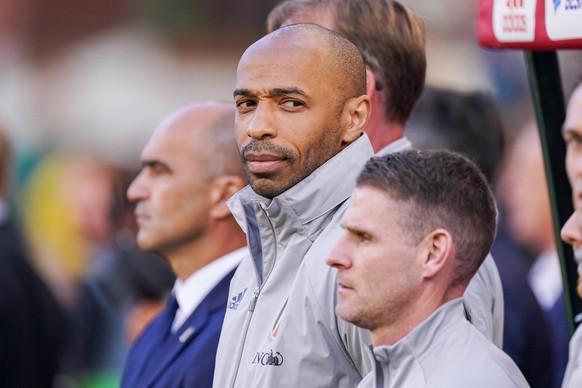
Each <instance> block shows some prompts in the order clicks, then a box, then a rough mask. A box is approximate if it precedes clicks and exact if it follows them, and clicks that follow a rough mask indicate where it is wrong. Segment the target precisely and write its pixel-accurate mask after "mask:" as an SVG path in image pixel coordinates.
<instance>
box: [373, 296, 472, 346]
mask: <svg viewBox="0 0 582 388" xmlns="http://www.w3.org/2000/svg"><path fill="white" fill-rule="evenodd" d="M460 296H462V293H461V294H459V293H458V292H456V291H455V292H451V291H445V290H435V289H429V288H427V289H426V290H424V291H422V293H420V294H419V295H414V296H413V297H414V299H411V300H414V301H415V302H414V303H412V304H411V305H409V306H407V308H406V309H405V310H404V311H402V312H400V313H399V314H398V317H397V318H395V320H394V321H392V322H390V323H389V324H387V325H384V326H379V327H377V328H374V329H371V330H370V331H371V335H372V344H373V345H374V346H380V345H394V344H395V343H396V342H398V341H400V340H401V339H402V338H404V337H406V336H407V335H408V334H409V333H410V332H411V331H412V330H414V328H416V327H417V326H418V325H420V324H421V323H422V322H424V321H425V320H426V319H428V317H430V316H431V315H432V314H433V313H434V312H435V311H436V310H437V309H438V308H439V307H440V306H442V305H443V304H445V303H446V302H448V301H449V300H452V299H454V298H455V297H460Z"/></svg>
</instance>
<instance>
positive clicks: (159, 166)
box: [144, 161, 168, 175]
mask: <svg viewBox="0 0 582 388" xmlns="http://www.w3.org/2000/svg"><path fill="white" fill-rule="evenodd" d="M144 169H147V171H148V172H149V173H150V175H162V174H165V173H167V172H168V168H167V167H166V165H164V164H163V163H160V162H155V161H151V162H147V163H145V166H144Z"/></svg>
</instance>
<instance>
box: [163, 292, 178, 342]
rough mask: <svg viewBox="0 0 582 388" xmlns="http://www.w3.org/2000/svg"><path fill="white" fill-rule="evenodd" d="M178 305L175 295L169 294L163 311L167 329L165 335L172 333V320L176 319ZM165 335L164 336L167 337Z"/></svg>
mask: <svg viewBox="0 0 582 388" xmlns="http://www.w3.org/2000/svg"><path fill="white" fill-rule="evenodd" d="M179 307H180V305H179V304H178V300H177V299H176V295H174V294H171V295H170V296H169V297H168V300H167V301H166V310H165V311H164V315H165V320H166V324H165V327H167V328H168V331H167V334H170V333H171V332H172V325H173V323H174V318H175V317H176V311H178V308H179ZM167 334H166V335H167Z"/></svg>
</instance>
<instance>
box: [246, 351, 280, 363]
mask: <svg viewBox="0 0 582 388" xmlns="http://www.w3.org/2000/svg"><path fill="white" fill-rule="evenodd" d="M251 364H257V365H264V366H281V365H283V355H282V354H281V353H279V352H275V353H273V349H271V351H270V352H257V354H255V357H254V358H253V362H252V363H251Z"/></svg>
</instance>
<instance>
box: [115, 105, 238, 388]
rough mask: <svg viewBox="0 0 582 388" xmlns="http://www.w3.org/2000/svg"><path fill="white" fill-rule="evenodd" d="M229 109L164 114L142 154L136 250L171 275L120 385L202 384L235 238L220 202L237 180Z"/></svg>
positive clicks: (208, 373) (192, 108) (134, 190)
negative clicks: (160, 307) (158, 259)
mask: <svg viewBox="0 0 582 388" xmlns="http://www.w3.org/2000/svg"><path fill="white" fill-rule="evenodd" d="M233 121H234V108H233V107H232V104H225V103H217V102H206V103H196V104H193V105H189V106H186V107H184V108H182V109H179V110H178V111H176V112H175V113H173V114H171V115H170V116H169V117H168V118H166V119H165V120H164V121H162V123H161V124H160V125H159V126H158V128H157V129H156V130H155V131H154V133H153V135H152V137H151V139H150V140H149V142H148V143H147V145H146V147H145V149H144V150H143V152H142V156H141V162H142V166H143V167H142V170H141V172H140V173H139V175H138V176H137V177H136V178H135V179H134V181H133V182H132V184H131V186H130V187H129V189H128V192H127V195H128V198H129V199H130V200H131V201H134V202H135V203H136V209H135V216H136V220H137V223H138V226H139V232H138V235H137V242H138V245H139V247H140V248H141V249H143V250H146V251H155V252H158V253H160V254H161V255H162V256H164V257H165V258H166V259H167V260H168V262H169V263H170V266H171V267H172V270H173V271H174V273H175V275H176V277H177V279H176V283H175V285H174V289H173V290H172V294H171V295H170V297H169V299H168V302H167V308H166V310H165V311H163V312H162V313H161V314H160V315H159V316H158V317H157V318H156V319H155V320H154V321H153V322H152V323H151V324H150V326H148V328H147V329H146V330H145V331H144V333H143V334H142V335H141V336H140V337H139V338H138V340H137V341H136V343H135V344H134V345H133V346H132V348H131V350H130V353H129V355H128V358H127V361H126V365H125V369H124V372H123V377H122V382H121V386H122V387H178V386H180V387H208V388H210V387H212V375H213V372H214V356H215V354H216V347H217V344H218V337H219V334H220V329H221V327H222V321H223V318H224V312H225V310H226V303H227V296H228V285H229V282H230V279H231V278H232V275H233V274H234V270H235V268H236V266H237V265H238V263H239V262H240V260H241V257H242V256H244V255H245V253H246V249H244V246H245V237H244V233H242V231H241V230H240V228H239V227H238V225H237V224H236V221H235V220H234V218H233V217H232V215H231V214H230V212H229V210H228V207H227V205H226V201H227V200H228V199H229V198H230V197H231V196H232V195H233V194H234V193H236V192H237V191H239V190H240V189H241V188H242V187H244V185H245V184H246V180H245V178H244V174H243V171H242V167H241V164H240V161H239V157H238V153H237V151H236V143H235V138H234V135H233Z"/></svg>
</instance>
